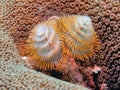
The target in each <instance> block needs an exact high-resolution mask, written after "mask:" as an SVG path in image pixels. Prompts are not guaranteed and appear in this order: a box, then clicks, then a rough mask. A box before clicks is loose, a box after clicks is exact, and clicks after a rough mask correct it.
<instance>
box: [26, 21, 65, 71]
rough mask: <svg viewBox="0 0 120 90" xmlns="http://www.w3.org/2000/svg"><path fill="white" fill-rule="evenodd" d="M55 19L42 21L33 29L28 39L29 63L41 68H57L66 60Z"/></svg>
mask: <svg viewBox="0 0 120 90" xmlns="http://www.w3.org/2000/svg"><path fill="white" fill-rule="evenodd" d="M56 29H57V28H56V23H55V20H52V21H49V20H48V21H45V22H41V23H39V24H38V25H36V27H35V28H34V29H33V30H32V31H31V33H30V35H29V37H28V40H27V41H26V43H27V44H26V49H27V51H29V54H28V55H27V56H26V57H28V58H26V59H28V61H29V62H28V61H27V62H28V63H31V64H32V65H33V67H35V68H39V69H45V70H47V69H51V70H52V69H55V68H59V67H61V65H62V64H63V63H64V62H65V61H66V58H65V57H66V56H65V55H64V53H63V52H62V42H61V37H60V36H59V35H58V34H57V33H56Z"/></svg>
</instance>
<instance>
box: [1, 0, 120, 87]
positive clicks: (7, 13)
mask: <svg viewBox="0 0 120 90" xmlns="http://www.w3.org/2000/svg"><path fill="white" fill-rule="evenodd" d="M71 2H72V3H73V2H74V3H76V6H75V7H76V8H77V7H78V8H79V11H78V12H76V11H75V10H73V9H72V8H71V7H69V6H70V3H71ZM30 3H31V2H29V1H28V0H26V1H25V0H23V1H14V0H5V1H4V0H2V1H0V5H1V8H0V11H2V12H0V26H2V27H3V28H6V29H5V30H6V32H8V33H10V34H11V33H13V34H12V35H13V36H14V38H15V43H16V44H17V46H20V43H19V37H20V36H21V35H19V34H17V33H16V31H17V30H19V32H21V31H25V32H24V33H25V34H26V35H27V36H25V37H23V38H26V39H27V38H28V35H29V33H30V31H31V30H32V28H33V27H34V26H35V25H36V23H38V22H37V21H41V20H44V17H45V18H46V17H47V18H48V17H49V16H50V15H55V14H54V12H55V13H56V12H57V13H58V14H57V15H63V14H74V13H76V14H88V15H89V16H90V17H91V18H92V17H96V20H94V18H92V21H93V25H94V28H95V31H97V33H98V35H99V36H100V40H101V43H102V44H103V46H105V47H106V48H103V49H101V50H100V51H99V53H97V55H95V56H94V57H92V59H91V62H98V64H99V65H101V66H103V65H105V66H106V67H108V68H109V69H110V70H111V65H112V63H114V60H117V59H118V57H119V55H118V57H115V58H114V59H113V61H111V58H112V55H113V54H114V53H116V54H118V53H119V51H116V52H114V51H113V50H111V47H113V46H118V47H119V45H120V44H119V42H120V38H119V31H120V22H119V21H120V14H119V12H120V1H119V0H71V1H70V0H64V1H63V0H34V1H32V3H35V4H37V6H35V8H36V9H38V10H39V13H38V14H37V15H36V16H39V17H37V19H38V20H37V21H36V20H34V19H33V18H35V17H36V16H35V17H33V18H31V17H30V12H32V11H33V9H34V8H31V6H30ZM44 3H49V5H47V4H44ZM110 3H111V4H110ZM53 4H55V5H57V6H58V7H59V8H60V9H61V10H60V9H59V10H58V11H57V9H55V10H54V9H53V8H52V7H51V6H52V5H53ZM86 4H89V5H90V9H88V10H85V5H86ZM14 5H15V7H16V8H14ZM107 5H108V6H107ZM111 5H112V7H111ZM3 6H4V8H3ZM5 6H6V7H5ZM20 7H22V10H23V11H21V10H20V9H21V8H20ZM28 7H29V8H31V9H32V10H31V11H30V10H29V9H26V8H28ZM96 7H99V9H95V8H96ZM109 7H110V8H111V9H110V8H109ZM78 8H77V9H78ZM64 9H65V12H64ZM14 11H18V12H17V15H16V16H19V17H14V16H13V15H12V12H14ZM71 12H72V13H71ZM106 12H107V13H106ZM1 13H2V15H1ZM46 13H47V14H46ZM19 14H22V15H19ZM106 14H107V15H106ZM111 14H112V17H113V16H114V15H115V17H114V19H110V15H111ZM113 14H114V15H113ZM20 16H23V18H21V17H20ZM24 17H27V18H29V19H27V18H24ZM15 18H19V19H17V20H15ZM108 18H109V19H110V20H109V25H108V23H105V21H106V20H108ZM19 20H25V21H26V22H25V24H22V25H20V24H19ZM7 21H9V22H7ZM113 21H115V25H114V22H113ZM99 22H100V23H101V27H99V24H98V23H99ZM26 24H27V25H31V27H30V28H31V29H30V28H26V27H27V25H26ZM18 25H20V26H21V29H19V26H18ZM11 26H12V27H11ZM113 27H114V29H113ZM110 29H111V30H110ZM115 32H117V33H118V34H115ZM109 34H112V35H113V37H112V39H111V40H109V42H107V43H106V40H108V36H109ZM24 43H25V42H24ZM24 43H23V44H24ZM18 49H19V48H18ZM22 51H24V50H22ZM22 51H21V49H19V52H20V53H21V54H22V55H27V53H24V52H22ZM101 52H104V54H103V53H101ZM108 54H110V55H109V56H108V58H105V57H106V56H107V55H108ZM101 55H103V56H104V58H100V56H101ZM103 61H104V62H103ZM101 62H102V63H101ZM105 63H106V64H105ZM84 64H85V66H87V62H86V63H84ZM115 67H117V66H116V65H115ZM111 71H112V70H111ZM113 71H115V69H113ZM110 73H111V74H110ZM108 74H110V78H112V77H113V76H114V75H115V74H114V72H108ZM100 78H101V79H100V82H102V81H103V79H104V80H106V82H107V81H109V82H108V84H109V87H110V88H112V89H113V88H119V85H118V82H119V78H118V77H116V80H115V81H112V79H111V80H108V79H105V78H104V77H102V75H100ZM110 78H109V79H110ZM114 86H115V87H114Z"/></svg>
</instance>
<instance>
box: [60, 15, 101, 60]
mask: <svg viewBox="0 0 120 90" xmlns="http://www.w3.org/2000/svg"><path fill="white" fill-rule="evenodd" d="M58 23H59V26H61V28H60V29H61V30H59V31H60V33H61V35H62V37H63V39H64V44H65V47H64V51H65V52H67V53H68V54H72V56H73V57H74V58H75V59H80V60H85V59H89V57H92V56H93V55H94V53H95V52H96V51H98V50H99V48H100V42H99V38H98V36H97V34H96V32H95V31H94V28H93V26H92V21H91V19H90V17H89V16H82V15H72V16H65V17H61V18H59V20H58Z"/></svg>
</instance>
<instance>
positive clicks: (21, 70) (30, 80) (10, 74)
mask: <svg viewBox="0 0 120 90" xmlns="http://www.w3.org/2000/svg"><path fill="white" fill-rule="evenodd" d="M0 72H1V74H0V90H8V89H9V90H29V89H30V90H60V89H61V90H89V89H87V88H85V87H83V86H80V85H76V84H71V83H68V82H65V81H61V80H58V79H55V78H53V77H50V76H47V75H45V74H43V73H41V72H36V71H34V70H30V69H29V68H27V67H26V65H25V63H24V62H23V60H22V58H21V56H20V55H19V53H18V52H17V49H16V46H15V44H14V41H13V39H11V38H10V37H9V35H8V34H7V33H6V32H4V31H3V30H2V29H0Z"/></svg>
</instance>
